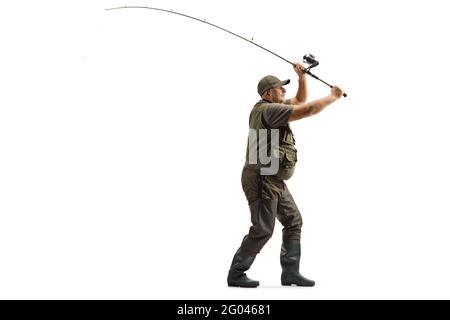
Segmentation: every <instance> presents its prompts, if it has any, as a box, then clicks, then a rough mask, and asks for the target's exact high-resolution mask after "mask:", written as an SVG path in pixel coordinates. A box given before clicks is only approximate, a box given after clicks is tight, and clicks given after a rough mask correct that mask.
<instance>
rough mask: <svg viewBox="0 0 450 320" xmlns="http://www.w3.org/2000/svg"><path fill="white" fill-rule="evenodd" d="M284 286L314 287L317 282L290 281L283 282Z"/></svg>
mask: <svg viewBox="0 0 450 320" xmlns="http://www.w3.org/2000/svg"><path fill="white" fill-rule="evenodd" d="M281 285H283V286H289V287H290V286H296V287H314V286H315V285H316V284H315V283H314V284H298V283H290V282H282V283H281Z"/></svg>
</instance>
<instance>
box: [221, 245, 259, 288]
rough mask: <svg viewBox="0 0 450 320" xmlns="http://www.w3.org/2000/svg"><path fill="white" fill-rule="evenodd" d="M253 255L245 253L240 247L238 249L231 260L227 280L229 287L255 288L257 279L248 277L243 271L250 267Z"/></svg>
mask: <svg viewBox="0 0 450 320" xmlns="http://www.w3.org/2000/svg"><path fill="white" fill-rule="evenodd" d="M253 261H255V257H253V256H250V255H247V254H245V253H244V252H243V251H242V250H241V248H239V249H238V251H237V252H236V254H235V255H234V257H233V262H231V267H230V271H229V272H228V278H227V282H228V285H229V286H230V287H244V288H256V287H257V286H259V281H256V280H252V279H249V278H248V277H247V275H246V274H245V271H247V270H248V269H250V266H251V265H252V263H253Z"/></svg>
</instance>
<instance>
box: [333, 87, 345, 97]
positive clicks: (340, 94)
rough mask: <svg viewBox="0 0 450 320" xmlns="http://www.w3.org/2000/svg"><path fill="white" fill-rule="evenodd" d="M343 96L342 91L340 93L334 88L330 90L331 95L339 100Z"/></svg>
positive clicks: (338, 89)
mask: <svg viewBox="0 0 450 320" xmlns="http://www.w3.org/2000/svg"><path fill="white" fill-rule="evenodd" d="M343 94H344V91H342V89H341V88H339V87H336V86H334V87H333V88H331V95H332V96H333V97H335V98H337V99H339V98H340V97H342V95H343Z"/></svg>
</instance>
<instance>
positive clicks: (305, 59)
mask: <svg viewBox="0 0 450 320" xmlns="http://www.w3.org/2000/svg"><path fill="white" fill-rule="evenodd" d="M118 9H149V10H156V11H163V12H168V13H172V14H176V15H179V16H183V17H186V18H189V19H192V20H197V21H199V22H203V23H206V24H207V25H210V26H212V27H214V28H217V29H220V30H222V31H225V32H227V33H229V34H231V35H233V36H235V37H238V38H240V39H242V40H245V41H247V42H249V43H251V44H253V45H255V46H257V47H258V48H261V49H263V50H264V51H267V52H268V53H270V54H273V55H274V56H276V57H278V58H280V59H281V60H284V61H286V62H287V63H289V64H291V65H292V66H295V64H294V63H293V62H291V61H289V60H288V59H286V58H283V57H282V56H280V55H279V54H276V53H275V52H273V51H271V50H269V49H267V48H264V47H263V46H261V45H259V44H257V43H255V42H253V39H252V40H248V39H246V38H244V37H242V36H240V35H238V34H236V33H234V32H231V31H230V30H227V29H225V28H222V27H220V26H218V25H216V24H214V23H211V22H208V21H206V19H203V20H202V19H199V18H196V17H193V16H190V15H187V14H184V13H181V12H176V11H173V10H167V9H161V8H154V7H147V6H122V7H113V8H106V9H105V10H107V11H109V10H118ZM303 62H305V63H307V64H309V67H307V68H306V69H305V71H304V73H306V74H308V75H309V76H311V77H313V78H314V79H316V80H319V81H320V82H322V83H324V84H326V85H327V86H329V87H330V88H333V86H332V85H331V84H329V83H327V82H325V81H323V80H322V79H320V78H319V77H318V76H316V75H315V74H313V73H312V72H311V71H310V70H311V69H312V68H314V67H316V66H318V65H319V62H318V61H317V60H316V59H315V57H314V56H313V55H312V54H307V55H305V56H303ZM343 96H344V97H346V96H347V94H346V93H344V94H343Z"/></svg>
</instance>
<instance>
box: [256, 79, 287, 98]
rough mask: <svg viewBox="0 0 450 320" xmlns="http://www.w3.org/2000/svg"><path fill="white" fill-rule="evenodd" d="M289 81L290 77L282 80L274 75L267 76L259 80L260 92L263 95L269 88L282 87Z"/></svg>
mask: <svg viewBox="0 0 450 320" xmlns="http://www.w3.org/2000/svg"><path fill="white" fill-rule="evenodd" d="M289 82H291V80H289V79H287V80H283V81H281V80H280V79H278V78H277V77H274V76H270V75H269V76H265V77H264V78H262V79H261V80H259V83H258V93H259V95H260V96H262V95H263V93H264V92H266V91H267V90H269V89H272V88H279V87H282V86H284V85H286V84H288V83H289Z"/></svg>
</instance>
